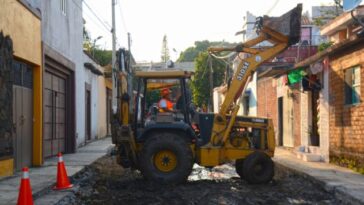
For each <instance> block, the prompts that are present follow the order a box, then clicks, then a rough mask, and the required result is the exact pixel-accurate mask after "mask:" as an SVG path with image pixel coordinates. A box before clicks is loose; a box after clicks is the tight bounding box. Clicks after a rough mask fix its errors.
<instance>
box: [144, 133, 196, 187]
mask: <svg viewBox="0 0 364 205" xmlns="http://www.w3.org/2000/svg"><path fill="white" fill-rule="evenodd" d="M193 162H194V161H193V155H192V150H191V148H190V146H189V145H188V143H187V142H186V140H185V138H184V136H179V135H178V134H175V133H169V132H162V133H157V134H154V135H153V136H151V137H150V138H149V139H147V141H146V142H145V143H144V146H143V149H142V151H141V155H140V169H141V171H142V174H143V175H144V177H145V178H146V179H148V180H151V181H155V182H158V183H163V184H178V183H182V182H185V181H186V180H187V177H188V176H189V175H190V174H191V171H192V166H193Z"/></svg>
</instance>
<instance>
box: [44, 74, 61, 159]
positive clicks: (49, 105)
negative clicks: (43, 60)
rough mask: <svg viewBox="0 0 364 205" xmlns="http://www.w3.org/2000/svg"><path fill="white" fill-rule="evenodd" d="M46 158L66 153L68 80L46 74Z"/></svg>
mask: <svg viewBox="0 0 364 205" xmlns="http://www.w3.org/2000/svg"><path fill="white" fill-rule="evenodd" d="M43 95H44V118H43V123H44V128H43V130H44V134H43V139H44V140H43V150H44V157H50V156H54V155H56V154H57V153H58V152H65V133H66V132H65V129H66V126H65V118H66V80H65V78H63V77H61V76H58V75H55V74H53V73H50V72H48V71H46V72H45V75H44V93H43Z"/></svg>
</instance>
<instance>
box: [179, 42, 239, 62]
mask: <svg viewBox="0 0 364 205" xmlns="http://www.w3.org/2000/svg"><path fill="white" fill-rule="evenodd" d="M235 45H236V43H228V42H225V41H216V42H210V41H208V40H204V41H195V45H194V46H192V47H189V48H187V49H186V50H185V51H183V52H181V54H180V56H179V58H178V60H177V62H191V61H194V60H195V58H196V57H197V56H198V55H199V54H200V53H201V52H205V51H207V49H208V48H209V47H211V46H235Z"/></svg>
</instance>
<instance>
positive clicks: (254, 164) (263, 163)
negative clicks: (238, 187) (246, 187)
mask: <svg viewBox="0 0 364 205" xmlns="http://www.w3.org/2000/svg"><path fill="white" fill-rule="evenodd" d="M243 176H244V179H245V180H246V181H247V182H248V183H250V184H265V183H268V182H270V181H271V180H272V179H273V176H274V163H273V161H272V159H271V158H270V157H269V156H268V155H267V154H266V153H264V152H254V153H252V154H250V155H249V156H248V157H247V158H246V159H245V160H244V165H243Z"/></svg>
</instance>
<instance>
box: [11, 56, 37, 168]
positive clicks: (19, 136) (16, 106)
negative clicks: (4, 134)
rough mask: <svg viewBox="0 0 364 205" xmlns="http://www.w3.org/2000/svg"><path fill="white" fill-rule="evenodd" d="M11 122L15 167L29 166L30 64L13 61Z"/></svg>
mask: <svg viewBox="0 0 364 205" xmlns="http://www.w3.org/2000/svg"><path fill="white" fill-rule="evenodd" d="M13 71H14V75H13V76H14V79H13V82H14V85H13V124H14V135H13V136H14V158H15V164H14V165H15V169H16V170H19V169H21V168H22V167H24V166H31V164H32V153H33V90H32V89H33V75H32V68H31V66H29V65H27V64H25V63H21V62H18V61H14V64H13Z"/></svg>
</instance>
